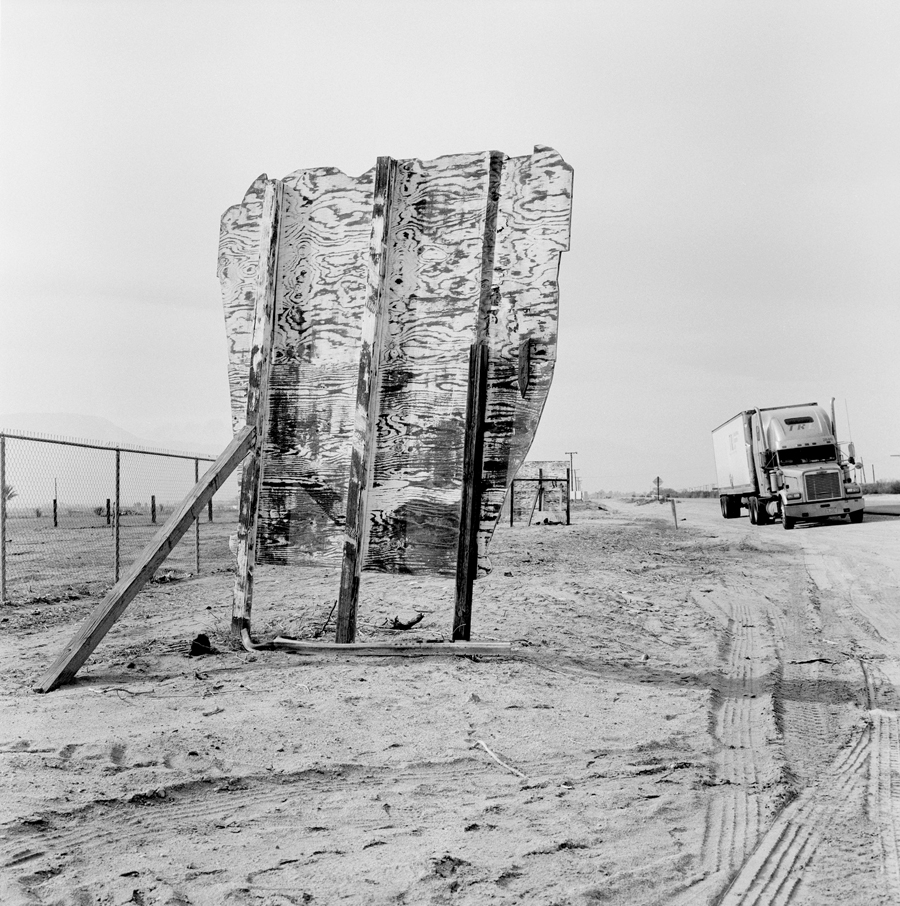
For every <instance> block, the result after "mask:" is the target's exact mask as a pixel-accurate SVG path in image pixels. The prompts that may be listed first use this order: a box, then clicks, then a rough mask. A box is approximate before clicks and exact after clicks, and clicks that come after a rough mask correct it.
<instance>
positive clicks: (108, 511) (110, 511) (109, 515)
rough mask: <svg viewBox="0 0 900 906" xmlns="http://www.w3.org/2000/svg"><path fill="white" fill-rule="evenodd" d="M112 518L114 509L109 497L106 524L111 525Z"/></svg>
mask: <svg viewBox="0 0 900 906" xmlns="http://www.w3.org/2000/svg"><path fill="white" fill-rule="evenodd" d="M111 520H112V510H111V509H110V501H109V497H107V498H106V524H107V525H110V523H111Z"/></svg>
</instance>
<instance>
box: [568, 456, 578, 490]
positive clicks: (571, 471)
mask: <svg viewBox="0 0 900 906" xmlns="http://www.w3.org/2000/svg"><path fill="white" fill-rule="evenodd" d="M577 455H578V451H577V450H572V451H571V452H566V456H568V457H569V475H570V476H571V479H572V485H571V487H570V488H569V499H570V500H571V499H572V496H573V495H574V494H575V493H576V488H577V487H578V482H577V481H576V480H575V464H574V463H573V461H572V457H573V456H577Z"/></svg>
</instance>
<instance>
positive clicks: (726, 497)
mask: <svg viewBox="0 0 900 906" xmlns="http://www.w3.org/2000/svg"><path fill="white" fill-rule="evenodd" d="M719 505H720V506H721V507H722V518H723V519H737V518H738V517H739V516H740V515H741V498H740V497H736V496H735V495H734V494H723V495H722V496H721V497H720V498H719Z"/></svg>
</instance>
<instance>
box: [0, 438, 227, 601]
mask: <svg viewBox="0 0 900 906" xmlns="http://www.w3.org/2000/svg"><path fill="white" fill-rule="evenodd" d="M212 462H213V459H212V458H211V457H208V456H196V455H193V454H187V453H169V452H165V451H162V450H145V449H139V448H134V447H124V446H118V445H114V444H102V443H96V442H90V441H75V440H65V439H61V438H51V437H41V436H38V435H26V434H10V433H2V432H0V485H2V500H0V602H4V603H5V602H7V601H9V602H25V601H34V600H36V599H43V600H47V599H49V600H55V599H59V598H66V597H82V596H85V595H94V594H100V593H102V592H104V591H106V590H107V589H108V588H110V587H111V586H112V585H113V584H115V582H116V581H117V580H118V578H119V576H120V575H121V574H123V573H124V572H125V571H126V570H127V569H128V567H129V565H130V564H131V563H132V562H133V561H134V560H135V558H136V557H137V556H138V554H139V553H140V552H141V551H142V550H143V548H144V547H145V546H146V544H147V542H149V541H150V539H151V538H152V537H153V536H154V535H155V534H156V532H157V531H159V529H160V528H162V526H163V525H164V524H165V522H166V520H167V519H168V518H169V516H170V515H171V513H172V511H173V510H174V509H176V508H177V507H178V505H179V504H180V503H181V501H182V500H183V499H184V498H185V497H186V496H187V495H188V493H189V492H190V490H191V488H192V487H193V486H194V485H195V484H196V482H197V478H198V477H199V476H200V475H202V474H203V473H204V472H205V471H206V470H207V469H208V468H209V466H210V463H212ZM237 519H238V484H237V478H236V475H232V476H231V477H230V478H229V479H228V481H226V482H225V484H224V486H223V487H222V488H220V489H219V492H218V493H217V494H216V497H215V498H214V500H213V501H211V502H210V504H209V507H208V508H207V510H206V511H205V512H204V513H203V515H202V516H201V517H200V518H199V519H198V520H197V522H196V523H195V525H194V528H193V529H192V530H190V531H188V532H187V534H185V536H184V537H183V538H182V540H181V541H180V542H179V543H178V545H177V546H176V547H175V549H174V550H173V551H172V553H171V554H170V555H169V556H168V558H167V559H166V560H165V562H164V563H163V565H162V566H161V567H160V569H159V571H158V573H157V576H156V579H157V581H160V580H163V579H169V578H176V577H184V576H187V575H196V574H198V573H200V572H210V571H215V570H221V569H227V568H229V567H230V565H231V562H232V561H231V552H230V550H229V546H228V539H229V536H230V535H231V534H232V533H233V532H235V531H237Z"/></svg>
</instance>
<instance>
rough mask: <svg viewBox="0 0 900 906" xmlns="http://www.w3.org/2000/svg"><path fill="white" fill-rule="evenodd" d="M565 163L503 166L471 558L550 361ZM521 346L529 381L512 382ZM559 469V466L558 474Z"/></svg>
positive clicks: (537, 412) (566, 205)
mask: <svg viewBox="0 0 900 906" xmlns="http://www.w3.org/2000/svg"><path fill="white" fill-rule="evenodd" d="M571 211H572V168H571V167H570V166H569V165H568V164H567V163H566V162H565V161H564V160H563V159H562V158H561V157H560V156H559V154H558V153H557V152H556V151H554V150H553V149H552V148H547V147H544V146H541V145H538V146H536V147H535V149H534V153H533V154H532V155H531V156H529V157H515V158H511V159H508V160H507V161H506V162H505V164H504V167H503V178H502V181H501V186H500V201H499V212H498V214H497V246H496V252H495V259H494V276H493V286H494V292H493V296H492V305H491V313H490V319H489V327H488V342H489V344H490V359H489V366H488V408H487V415H486V425H485V435H484V472H483V480H484V490H483V493H482V497H481V527H480V530H479V533H478V555H479V556H478V560H479V569H480V571H481V572H486V571H488V570H489V569H490V560H489V559H488V556H487V548H488V544H489V543H490V539H491V535H492V534H493V531H494V528H495V527H496V524H497V519H498V517H499V515H500V510H501V508H502V506H503V500H504V498H505V496H506V493H507V490H508V488H509V485H510V483H511V482H512V480H513V478H514V477H515V475H516V472H517V470H518V469H519V467H520V466H521V465H522V463H523V462H524V460H525V457H526V456H527V454H528V450H529V448H530V447H531V443H532V441H533V440H534V435H535V432H536V431H537V426H538V422H539V421H540V418H541V413H542V412H543V410H544V404H545V403H546V401H547V395H548V394H549V392H550V382H551V381H552V379H553V370H554V367H555V365H556V336H557V320H558V314H559V283H558V275H559V259H560V254H561V253H562V252H564V251H566V250H567V249H568V248H569V235H570V226H571ZM526 344H527V351H528V358H529V362H528V386H527V390H526V391H525V393H524V395H523V394H522V393H521V391H520V387H519V354H520V350H522V349H523V347H524V346H526ZM562 474H563V475H565V471H563V472H562Z"/></svg>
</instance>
